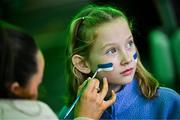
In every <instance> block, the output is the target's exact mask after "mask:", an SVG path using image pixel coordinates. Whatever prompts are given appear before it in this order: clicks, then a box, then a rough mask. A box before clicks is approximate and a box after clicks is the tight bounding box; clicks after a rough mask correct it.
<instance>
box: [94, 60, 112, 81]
mask: <svg viewBox="0 0 180 120" xmlns="http://www.w3.org/2000/svg"><path fill="white" fill-rule="evenodd" d="M112 70H113V64H112V63H111V62H110V63H105V64H98V65H97V70H96V72H95V73H94V75H93V77H92V78H94V77H95V76H96V74H97V73H98V72H101V71H112Z"/></svg>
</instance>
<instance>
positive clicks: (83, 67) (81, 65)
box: [72, 54, 91, 74]
mask: <svg viewBox="0 0 180 120" xmlns="http://www.w3.org/2000/svg"><path fill="white" fill-rule="evenodd" d="M72 63H73V65H74V67H75V68H76V69H78V70H79V71H80V72H82V73H85V74H89V73H90V72H91V69H90V67H89V64H88V62H87V61H86V60H85V59H84V57H82V56H80V55H77V54H75V55H73V57H72Z"/></svg>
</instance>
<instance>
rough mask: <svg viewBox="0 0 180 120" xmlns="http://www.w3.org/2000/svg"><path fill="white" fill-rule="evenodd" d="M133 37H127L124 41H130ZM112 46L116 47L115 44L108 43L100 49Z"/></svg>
mask: <svg viewBox="0 0 180 120" xmlns="http://www.w3.org/2000/svg"><path fill="white" fill-rule="evenodd" d="M132 38H133V36H132V35H129V36H128V37H127V38H126V40H129V39H132ZM113 45H117V44H116V43H108V44H105V45H104V46H102V47H101V49H104V48H106V47H107V46H113Z"/></svg>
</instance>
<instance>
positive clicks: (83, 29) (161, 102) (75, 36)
mask: <svg viewBox="0 0 180 120" xmlns="http://www.w3.org/2000/svg"><path fill="white" fill-rule="evenodd" d="M132 29H133V28H132V23H131V22H130V21H128V19H127V17H126V16H125V15H124V13H122V12H121V11H120V10H118V9H116V8H113V7H110V6H96V5H90V6H87V7H85V8H84V9H82V10H81V11H80V12H79V13H78V14H77V15H76V16H75V17H74V19H73V21H72V22H71V25H70V29H69V39H68V46H67V58H68V59H67V71H66V73H67V75H66V76H67V80H68V84H69V86H68V87H69V97H68V98H69V101H68V104H67V107H70V106H71V105H72V104H73V102H74V101H75V99H76V96H79V95H80V94H82V95H81V96H80V100H79V102H78V103H77V105H76V106H75V109H74V110H73V112H71V113H70V114H69V116H68V117H67V118H76V117H78V118H81V117H83V118H86V119H88V118H89V119H90V118H91V119H180V114H179V113H180V96H179V95H178V94H177V93H176V92H175V91H173V90H171V89H168V88H164V87H159V84H158V81H157V80H156V79H155V78H153V76H152V75H151V74H150V73H149V72H148V71H147V70H146V69H145V68H144V67H143V65H142V63H141V61H140V58H139V54H138V51H137V48H136V46H135V44H134V39H133V35H132V31H131V30H132ZM109 62H110V63H112V64H113V70H112V71H101V72H98V74H97V75H96V79H91V78H88V77H92V75H93V73H94V72H95V71H96V70H97V65H98V64H106V63H109ZM107 83H108V84H107ZM98 88H100V90H99V89H98ZM111 93H112V94H111ZM115 94H116V95H115ZM111 96H112V97H111ZM67 111H68V108H65V107H64V108H63V110H62V111H61V116H60V118H61V117H62V116H63V115H64V114H65V113H66V112H67Z"/></svg>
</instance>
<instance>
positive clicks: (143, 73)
mask: <svg viewBox="0 0 180 120" xmlns="http://www.w3.org/2000/svg"><path fill="white" fill-rule="evenodd" d="M117 18H122V19H125V20H126V21H127V22H128V25H129V27H130V29H131V30H132V24H131V22H129V21H128V19H127V17H126V16H125V14H124V13H123V12H121V11H120V10H118V9H117V8H114V7H111V6H97V5H89V6H87V7H85V8H83V9H82V10H81V11H80V12H79V13H78V14H77V15H76V16H75V17H74V19H73V20H72V22H71V24H70V28H69V31H68V32H69V33H68V45H67V49H66V55H67V60H66V77H67V78H66V79H67V84H68V91H69V97H68V105H70V104H72V102H73V101H74V99H75V98H76V95H77V91H78V87H79V86H80V85H81V84H82V83H83V82H84V80H86V79H87V77H89V75H87V74H83V73H81V72H80V71H78V70H77V69H76V68H75V67H73V64H72V56H73V55H74V54H79V55H81V56H83V57H84V58H85V59H88V56H89V52H90V50H91V47H92V46H93V43H94V41H95V39H94V38H95V37H96V34H95V33H94V31H95V29H96V28H97V27H99V26H101V25H102V24H104V23H107V22H110V21H112V20H114V19H117ZM112 29H113V28H112ZM135 77H136V79H137V80H138V81H139V87H140V90H141V92H142V94H143V95H144V96H145V97H146V98H152V97H154V96H155V93H156V90H157V87H158V82H157V81H156V80H155V79H154V78H153V77H152V75H151V74H150V73H149V72H148V71H147V70H146V69H145V68H144V67H143V65H142V63H141V61H140V58H139V55H138V62H137V69H136V73H135Z"/></svg>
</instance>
